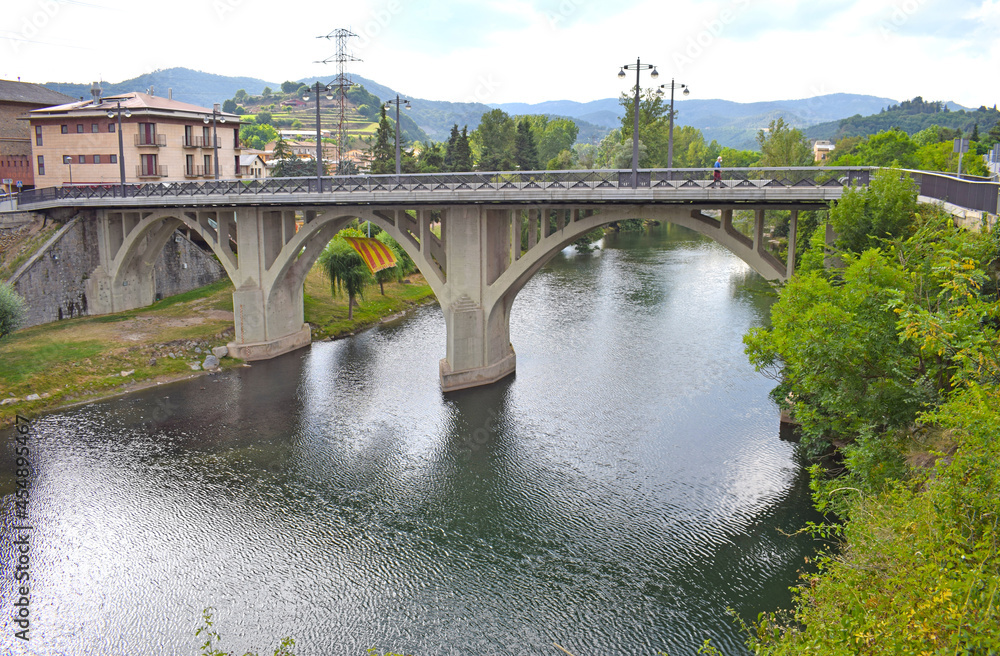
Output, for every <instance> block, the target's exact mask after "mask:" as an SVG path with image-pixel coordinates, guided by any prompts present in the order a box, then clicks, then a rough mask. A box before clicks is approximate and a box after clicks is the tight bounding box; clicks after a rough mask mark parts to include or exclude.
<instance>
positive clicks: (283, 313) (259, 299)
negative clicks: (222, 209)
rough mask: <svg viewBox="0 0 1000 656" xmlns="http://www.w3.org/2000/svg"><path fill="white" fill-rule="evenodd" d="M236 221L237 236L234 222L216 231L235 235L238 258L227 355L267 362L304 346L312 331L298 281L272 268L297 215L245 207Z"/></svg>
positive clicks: (223, 220) (290, 235) (291, 233)
mask: <svg viewBox="0 0 1000 656" xmlns="http://www.w3.org/2000/svg"><path fill="white" fill-rule="evenodd" d="M234 218H235V228H236V231H235V232H236V234H235V235H232V231H231V229H232V227H233V226H232V223H230V222H229V221H228V220H227V218H226V217H219V218H218V223H219V232H220V233H221V234H222V235H225V236H227V237H228V236H234V237H235V240H236V244H237V253H238V254H239V255H238V257H237V263H238V266H237V268H236V271H235V273H236V275H235V277H234V279H233V284H234V285H235V286H236V291H234V292H233V322H234V324H235V333H234V334H235V337H234V339H233V341H232V342H230V343H229V344H228V348H229V351H230V353H231V354H232V355H233V357H237V358H241V359H243V360H266V359H268V358H273V357H275V356H278V355H281V354H283V353H288V352H289V351H294V350H295V349H298V348H302V347H303V346H306V345H308V344H309V343H310V342H311V341H312V333H311V331H310V329H309V324H307V323H305V319H304V314H303V313H304V308H303V303H302V301H303V298H302V296H303V295H302V281H301V280H299V279H298V277H296V276H287V275H283V273H284V271H283V270H282V271H276V270H275V269H279V268H280V266H279V267H275V266H274V265H275V262H276V260H278V255H279V253H280V252H281V250H282V249H283V248H284V246H285V244H286V243H287V242H289V241H290V240H291V239H292V238H293V237H294V236H295V213H294V212H293V211H283V210H279V211H269V210H266V209H263V208H259V207H249V208H239V209H237V210H236V212H235V217H234ZM226 241H227V242H228V239H226Z"/></svg>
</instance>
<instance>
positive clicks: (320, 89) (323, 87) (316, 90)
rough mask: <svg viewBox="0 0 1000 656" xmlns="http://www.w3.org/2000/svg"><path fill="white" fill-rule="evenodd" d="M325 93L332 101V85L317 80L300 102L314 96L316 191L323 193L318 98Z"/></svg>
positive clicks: (321, 134)
mask: <svg viewBox="0 0 1000 656" xmlns="http://www.w3.org/2000/svg"><path fill="white" fill-rule="evenodd" d="M324 92H325V93H326V99H327V100H333V85H331V84H323V83H322V82H320V81H319V80H317V81H316V82H315V83H313V85H312V86H311V87H309V89H308V90H307V91H306V92H305V93H303V94H302V100H304V101H306V102H309V100H310V99H311V98H310V95H309V94H310V93H311V94H313V95H314V96H316V191H317V192H322V191H323V133H322V132H320V121H319V97H320V96H321V95H323V93H324Z"/></svg>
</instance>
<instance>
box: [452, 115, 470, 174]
mask: <svg viewBox="0 0 1000 656" xmlns="http://www.w3.org/2000/svg"><path fill="white" fill-rule="evenodd" d="M454 170H455V171H458V172H462V173H464V172H466V171H471V170H472V148H471V147H469V126H468V125H466V126H465V127H463V128H462V133H461V134H460V135H458V139H457V140H456V141H455V168H454Z"/></svg>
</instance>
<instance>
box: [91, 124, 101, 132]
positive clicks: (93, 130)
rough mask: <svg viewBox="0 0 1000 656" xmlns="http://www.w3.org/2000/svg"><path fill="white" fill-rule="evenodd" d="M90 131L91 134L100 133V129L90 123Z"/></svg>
mask: <svg viewBox="0 0 1000 656" xmlns="http://www.w3.org/2000/svg"><path fill="white" fill-rule="evenodd" d="M90 131H91V132H95V133H96V132H100V131H101V128H100V127H98V125H97V123H91V124H90Z"/></svg>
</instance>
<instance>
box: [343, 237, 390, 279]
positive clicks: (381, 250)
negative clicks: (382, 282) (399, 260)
mask: <svg viewBox="0 0 1000 656" xmlns="http://www.w3.org/2000/svg"><path fill="white" fill-rule="evenodd" d="M344 239H346V240H347V243H348V244H350V245H351V246H352V247H353V248H354V250H356V251H357V252H358V255H360V256H361V259H362V260H364V261H365V264H366V265H367V266H368V270H369V271H371V272H372V273H375V272H376V271H381V270H382V269H388V268H390V267H394V266H396V256H395V255H393V253H392V249H391V248H389V247H388V246H386V245H385V244H383V243H382V242H380V241H379V240H378V239H372V238H370V237H344Z"/></svg>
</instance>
